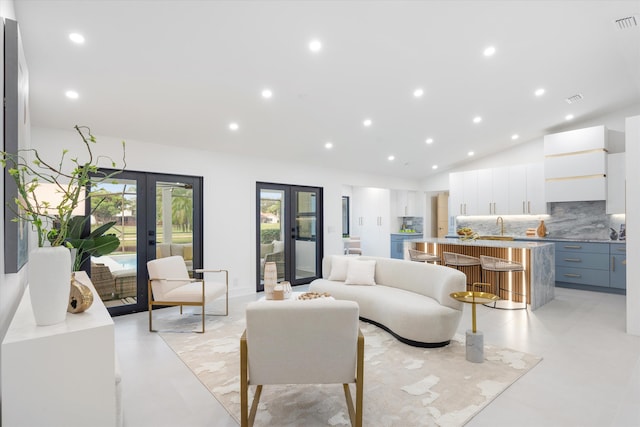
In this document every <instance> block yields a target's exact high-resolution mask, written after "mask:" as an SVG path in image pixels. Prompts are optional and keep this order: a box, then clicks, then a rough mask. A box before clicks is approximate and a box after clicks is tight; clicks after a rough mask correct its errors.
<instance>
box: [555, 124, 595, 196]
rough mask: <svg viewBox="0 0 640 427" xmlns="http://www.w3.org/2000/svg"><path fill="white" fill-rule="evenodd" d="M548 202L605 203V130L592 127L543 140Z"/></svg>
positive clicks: (558, 134) (557, 134) (562, 133)
mask: <svg viewBox="0 0 640 427" xmlns="http://www.w3.org/2000/svg"><path fill="white" fill-rule="evenodd" d="M544 156H545V160H544V170H545V195H546V200H547V201H548V202H571V201H586V200H605V199H606V194H607V178H606V177H607V129H606V128H605V127H604V126H594V127H590V128H585V129H577V130H573V131H568V132H561V133H556V134H552V135H546V136H545V137H544Z"/></svg>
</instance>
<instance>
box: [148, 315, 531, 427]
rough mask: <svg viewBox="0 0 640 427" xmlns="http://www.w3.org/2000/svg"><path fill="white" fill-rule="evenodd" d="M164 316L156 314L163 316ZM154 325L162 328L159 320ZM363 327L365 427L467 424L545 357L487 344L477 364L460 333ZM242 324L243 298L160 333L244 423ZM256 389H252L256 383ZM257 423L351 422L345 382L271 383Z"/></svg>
mask: <svg viewBox="0 0 640 427" xmlns="http://www.w3.org/2000/svg"><path fill="white" fill-rule="evenodd" d="M162 311H164V310H162ZM163 314H164V313H163ZM164 317H165V316H164V315H162V316H160V318H159V319H158V320H159V321H160V322H162V320H163V319H162V318H164ZM165 320H166V323H165V322H163V323H165V326H169V327H172V328H174V329H177V330H181V331H183V332H189V331H191V330H198V329H199V328H200V327H201V323H200V318H199V317H198V316H189V315H187V316H184V315H183V316H180V315H179V314H177V312H175V311H174V312H172V315H171V316H169V317H167V318H166V319H165ZM156 325H157V326H158V327H160V324H159V322H155V323H154V326H156ZM360 327H361V330H362V333H363V335H364V337H365V368H364V384H365V387H364V421H363V424H364V425H365V426H375V427H377V426H380V427H386V426H402V427H405V426H461V425H464V424H465V423H467V422H468V421H469V420H470V419H471V418H473V416H474V415H476V414H477V413H478V412H479V411H480V410H482V408H484V407H485V406H487V405H488V404H489V403H490V402H491V401H492V400H493V399H495V398H496V397H497V396H498V395H499V394H500V393H502V392H503V391H504V390H506V389H507V388H508V387H509V386H510V385H511V384H513V383H514V382H515V381H516V380H517V379H518V378H520V377H521V376H522V375H524V374H525V373H526V372H527V371H529V370H530V369H531V368H533V367H534V366H535V365H536V364H537V363H538V362H539V361H540V360H541V358H540V357H537V356H533V355H530V354H526V353H521V352H518V351H514V350H509V349H505V348H497V347H493V346H491V345H487V343H485V361H484V363H471V362H468V361H467V360H466V359H465V344H464V336H461V335H456V336H455V337H454V339H453V340H452V341H451V344H449V345H448V346H446V347H442V348H435V349H428V348H417V347H411V346H409V345H406V344H403V343H401V342H399V341H398V340H397V339H395V338H393V337H392V336H391V335H389V333H387V332H385V331H384V330H382V329H380V328H378V327H376V326H374V325H371V324H368V323H364V322H361V325H360ZM244 328H245V320H244V304H242V305H239V306H236V307H234V310H232V311H231V312H230V315H229V316H228V317H209V316H207V324H206V331H207V332H206V333H204V334H195V333H191V332H189V333H179V332H163V333H161V336H162V338H163V339H164V340H165V341H166V343H167V344H168V345H169V346H170V347H171V348H172V349H173V350H174V351H175V352H176V354H177V355H178V356H179V357H180V358H181V359H182V360H183V361H184V363H185V364H186V365H187V366H188V367H189V368H190V369H191V370H192V371H193V372H194V374H195V375H196V376H197V377H198V379H199V380H200V381H201V382H202V383H203V384H204V385H205V386H206V387H207V388H208V389H209V390H210V391H211V393H212V394H213V395H214V396H215V398H216V399H217V400H218V401H219V402H220V403H221V404H222V405H223V406H224V407H225V408H226V410H227V411H228V412H229V414H231V416H232V417H233V418H235V419H236V421H238V422H239V419H240V393H239V392H240V354H239V352H240V350H239V347H240V346H239V342H240V336H241V335H242V332H243V330H244ZM250 390H251V392H253V390H254V387H251V389H250ZM352 393H354V389H353V388H352ZM251 398H252V396H250V399H251ZM255 425H256V426H278V427H283V426H348V425H350V423H349V415H348V412H347V407H346V403H345V401H344V393H343V391H342V386H341V385H308V386H307V385H295V386H294V385H291V386H265V387H264V388H263V391H262V396H261V398H260V405H259V409H258V412H257V415H256V421H255Z"/></svg>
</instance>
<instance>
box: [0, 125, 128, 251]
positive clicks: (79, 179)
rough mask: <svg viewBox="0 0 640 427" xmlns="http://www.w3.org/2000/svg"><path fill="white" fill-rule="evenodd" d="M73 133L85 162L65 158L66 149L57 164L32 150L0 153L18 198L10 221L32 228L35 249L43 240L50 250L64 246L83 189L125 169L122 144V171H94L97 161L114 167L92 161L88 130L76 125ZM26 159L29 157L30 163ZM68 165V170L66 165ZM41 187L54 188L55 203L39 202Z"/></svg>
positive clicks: (82, 199)
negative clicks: (25, 224)
mask: <svg viewBox="0 0 640 427" xmlns="http://www.w3.org/2000/svg"><path fill="white" fill-rule="evenodd" d="M74 129H75V130H76V131H77V132H78V134H79V135H80V138H81V139H82V142H83V144H84V147H85V148H86V154H87V156H88V158H87V159H86V160H84V161H81V160H79V159H78V158H68V157H67V154H68V152H69V151H68V150H66V149H65V150H63V151H62V156H61V158H60V160H59V162H57V163H54V162H51V161H49V160H45V159H43V158H42V157H41V156H40V154H39V153H38V151H37V150H35V149H25V150H19V151H18V153H15V154H14V153H7V152H4V151H2V152H0V153H2V159H1V162H2V166H3V167H4V168H7V171H8V173H9V175H11V177H12V178H13V179H14V181H15V183H16V185H17V189H18V197H16V199H15V200H14V203H15V205H16V207H17V209H15V211H14V212H15V214H16V217H15V218H14V219H13V220H14V221H18V220H20V219H22V220H24V221H27V222H29V223H31V224H32V226H33V227H34V228H35V230H36V232H37V234H38V246H44V244H45V242H46V241H47V240H48V241H49V242H50V243H51V246H60V245H63V244H65V242H66V240H67V237H68V232H69V224H70V222H71V220H72V218H73V211H74V209H76V208H77V207H78V206H79V205H80V203H83V202H84V200H85V199H86V198H87V197H88V196H89V194H88V192H87V188H88V187H90V186H91V185H92V184H96V183H100V182H104V181H105V180H108V179H109V178H111V177H113V176H115V175H117V174H118V173H120V171H121V170H122V169H124V168H125V167H126V161H125V156H124V153H125V143H124V141H123V142H122V152H123V156H122V162H123V166H122V168H121V169H119V170H116V171H111V172H101V171H100V170H99V169H98V162H99V160H100V159H103V158H106V159H107V160H108V161H110V163H111V167H113V168H115V167H116V163H115V162H114V161H113V160H112V159H111V158H110V157H106V156H98V157H94V155H93V152H92V151H91V144H95V143H96V138H95V137H94V136H93V135H92V134H91V129H89V128H88V127H86V126H78V125H76V126H74ZM28 157H32V160H29V159H28ZM65 162H67V165H66V167H65ZM69 162H70V163H71V165H70V166H71V167H69V165H68V163H69ZM69 169H70V171H68V170H69ZM45 184H47V185H51V186H52V187H53V188H54V191H55V194H56V196H57V198H58V199H59V200H58V201H56V202H54V203H51V202H50V201H46V200H43V199H42V196H41V195H40V194H38V190H39V189H41V188H42V187H43V185H45Z"/></svg>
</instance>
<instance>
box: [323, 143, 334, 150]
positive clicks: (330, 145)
mask: <svg viewBox="0 0 640 427" xmlns="http://www.w3.org/2000/svg"><path fill="white" fill-rule="evenodd" d="M324 148H326V149H327V150H331V149H332V148H333V142H327V143H326V144H324Z"/></svg>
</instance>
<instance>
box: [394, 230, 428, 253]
mask: <svg viewBox="0 0 640 427" xmlns="http://www.w3.org/2000/svg"><path fill="white" fill-rule="evenodd" d="M421 238H422V234H415V233H411V234H392V235H391V258H396V259H404V242H405V240H413V239H421Z"/></svg>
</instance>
